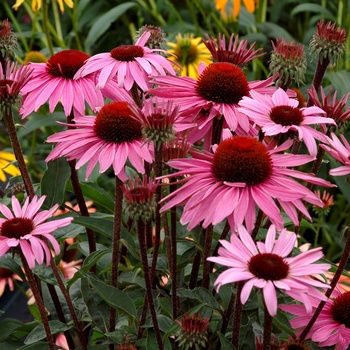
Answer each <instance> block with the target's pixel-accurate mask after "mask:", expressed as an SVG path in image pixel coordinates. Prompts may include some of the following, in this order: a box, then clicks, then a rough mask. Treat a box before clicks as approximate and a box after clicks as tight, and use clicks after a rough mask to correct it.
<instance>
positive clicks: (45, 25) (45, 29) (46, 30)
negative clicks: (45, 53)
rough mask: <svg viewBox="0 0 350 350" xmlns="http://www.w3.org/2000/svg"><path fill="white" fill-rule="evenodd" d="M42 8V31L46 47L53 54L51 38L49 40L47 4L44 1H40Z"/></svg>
mask: <svg viewBox="0 0 350 350" xmlns="http://www.w3.org/2000/svg"><path fill="white" fill-rule="evenodd" d="M42 9H43V26H44V33H45V37H46V41H47V48H48V49H49V53H50V56H52V55H53V54H54V50H53V45H52V40H51V34H50V29H49V25H50V23H49V6H48V4H47V2H46V1H43V2H42Z"/></svg>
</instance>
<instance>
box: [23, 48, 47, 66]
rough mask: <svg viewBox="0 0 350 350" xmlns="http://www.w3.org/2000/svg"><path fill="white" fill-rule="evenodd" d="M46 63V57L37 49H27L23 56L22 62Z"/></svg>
mask: <svg viewBox="0 0 350 350" xmlns="http://www.w3.org/2000/svg"><path fill="white" fill-rule="evenodd" d="M30 62H32V63H46V62H47V58H46V56H45V55H43V54H42V53H41V52H39V51H29V52H28V53H27V54H26V56H25V57H24V60H23V64H28V63H30Z"/></svg>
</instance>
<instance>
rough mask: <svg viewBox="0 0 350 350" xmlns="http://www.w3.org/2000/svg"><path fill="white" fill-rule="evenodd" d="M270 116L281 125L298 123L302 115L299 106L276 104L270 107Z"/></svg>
mask: <svg viewBox="0 0 350 350" xmlns="http://www.w3.org/2000/svg"><path fill="white" fill-rule="evenodd" d="M270 118H271V119H272V120H273V121H274V122H275V123H276V124H280V125H283V126H290V125H300V124H301V123H302V122H303V120H304V116H303V114H302V113H301V111H300V109H299V108H295V107H291V106H276V107H273V108H272V109H271V112H270Z"/></svg>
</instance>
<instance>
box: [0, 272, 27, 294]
mask: <svg viewBox="0 0 350 350" xmlns="http://www.w3.org/2000/svg"><path fill="white" fill-rule="evenodd" d="M14 280H18V281H22V279H21V278H20V277H19V276H18V275H16V274H15V273H13V272H12V271H11V270H9V269H6V268H4V267H0V298H1V296H2V295H3V294H4V292H5V288H6V286H7V285H8V287H9V289H10V291H11V292H13V291H14V290H15V286H14V283H13V281H14Z"/></svg>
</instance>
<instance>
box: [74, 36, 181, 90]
mask: <svg viewBox="0 0 350 350" xmlns="http://www.w3.org/2000/svg"><path fill="white" fill-rule="evenodd" d="M150 35H151V33H150V32H148V31H146V32H144V33H143V34H142V35H141V36H140V37H139V38H138V39H137V41H136V43H135V45H123V46H118V47H116V48H114V49H113V50H112V51H111V52H106V53H100V54H97V55H94V56H92V57H90V58H89V59H88V60H87V62H86V64H85V65H84V66H83V67H81V69H79V70H78V72H77V73H76V75H75V79H79V78H82V77H85V76H86V75H89V74H91V73H96V72H99V73H100V74H99V75H98V79H97V89H102V88H103V87H104V86H105V85H106V84H107V83H108V81H110V80H111V79H113V78H114V77H116V79H117V81H118V84H119V87H124V88H125V89H126V90H127V91H129V90H131V88H132V87H133V85H134V83H136V84H137V86H138V87H139V88H140V89H141V90H142V91H147V90H148V89H149V87H150V82H149V75H165V74H166V73H168V74H171V75H175V74H176V73H175V70H174V68H173V66H172V64H171V63H170V61H169V60H168V59H167V58H165V57H164V56H162V55H159V54H158V52H164V50H160V49H150V48H148V47H146V46H145V45H146V43H147V41H148V39H149V38H150Z"/></svg>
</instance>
